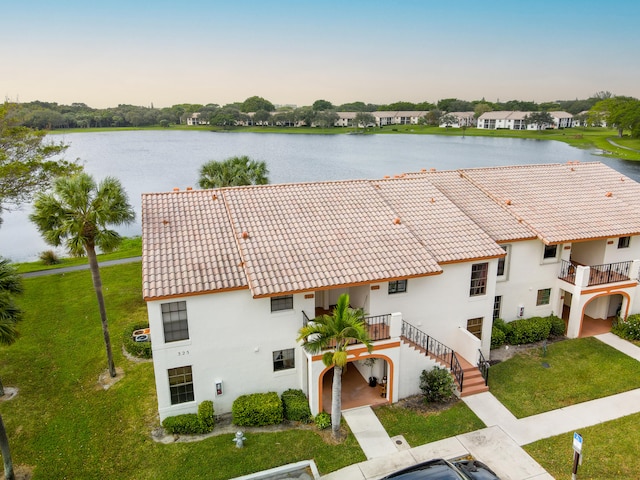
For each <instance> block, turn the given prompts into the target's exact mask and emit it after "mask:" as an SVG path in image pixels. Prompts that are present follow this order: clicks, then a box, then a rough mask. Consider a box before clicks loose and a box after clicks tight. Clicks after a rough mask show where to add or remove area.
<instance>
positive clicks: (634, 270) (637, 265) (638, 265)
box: [629, 260, 640, 280]
mask: <svg viewBox="0 0 640 480" xmlns="http://www.w3.org/2000/svg"><path fill="white" fill-rule="evenodd" d="M638 274H640V260H634V261H633V262H632V263H631V271H629V278H630V279H631V280H637V279H638Z"/></svg>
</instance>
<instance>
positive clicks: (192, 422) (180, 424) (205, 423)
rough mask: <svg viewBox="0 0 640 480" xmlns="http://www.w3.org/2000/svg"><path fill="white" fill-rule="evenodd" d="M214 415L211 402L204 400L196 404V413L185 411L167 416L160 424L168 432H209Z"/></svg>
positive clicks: (189, 433) (213, 422) (194, 433)
mask: <svg viewBox="0 0 640 480" xmlns="http://www.w3.org/2000/svg"><path fill="white" fill-rule="evenodd" d="M214 424H215V417H214V415H213V402H212V401H211V400H205V401H203V402H202V403H200V405H198V413H197V414H195V413H185V414H183V415H176V416H174V417H167V418H165V419H164V420H163V421H162V426H163V427H164V429H165V430H166V431H167V432H169V433H175V434H185V435H196V434H202V433H209V432H211V431H212V430H213V426H214Z"/></svg>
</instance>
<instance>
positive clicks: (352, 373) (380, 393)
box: [322, 364, 389, 413]
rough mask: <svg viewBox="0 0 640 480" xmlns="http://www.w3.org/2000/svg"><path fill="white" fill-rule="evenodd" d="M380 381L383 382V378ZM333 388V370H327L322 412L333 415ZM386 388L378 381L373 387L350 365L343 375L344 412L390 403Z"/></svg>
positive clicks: (323, 389) (323, 386)
mask: <svg viewBox="0 0 640 480" xmlns="http://www.w3.org/2000/svg"><path fill="white" fill-rule="evenodd" d="M378 380H380V381H382V379H381V378H380V379H378ZM332 387H333V368H331V369H329V370H327V371H326V372H325V374H324V377H323V379H322V410H323V411H325V412H327V413H331V394H332ZM386 388H387V386H386V384H383V383H378V382H377V381H376V384H375V386H372V385H371V384H370V383H369V381H368V379H366V378H364V377H363V376H362V374H361V373H360V372H359V371H358V370H357V369H356V368H355V367H354V366H353V365H352V364H349V365H348V366H347V369H346V372H344V373H343V375H342V410H348V409H350V408H356V407H364V406H367V405H368V406H375V405H382V404H385V403H389V401H388V400H387V395H386V393H387V392H386Z"/></svg>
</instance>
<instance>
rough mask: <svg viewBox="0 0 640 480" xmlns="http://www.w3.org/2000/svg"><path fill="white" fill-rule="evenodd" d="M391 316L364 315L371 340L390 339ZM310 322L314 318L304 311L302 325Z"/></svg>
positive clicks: (350, 343) (352, 343)
mask: <svg viewBox="0 0 640 480" xmlns="http://www.w3.org/2000/svg"><path fill="white" fill-rule="evenodd" d="M391 317H392V315H391V314H390V313H387V314H385V315H371V316H368V317H364V323H365V327H366V329H367V333H368V334H369V338H370V339H371V341H373V342H375V341H378V340H388V339H390V338H391ZM309 322H313V319H311V318H309V317H308V316H307V314H306V313H305V312H304V311H303V312H302V325H303V326H306V325H307V324H308V323H309ZM356 343H358V342H355V341H354V342H349V345H354V344H356Z"/></svg>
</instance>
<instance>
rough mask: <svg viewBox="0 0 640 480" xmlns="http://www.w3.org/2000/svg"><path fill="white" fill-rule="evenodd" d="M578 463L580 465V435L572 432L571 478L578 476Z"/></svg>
mask: <svg viewBox="0 0 640 480" xmlns="http://www.w3.org/2000/svg"><path fill="white" fill-rule="evenodd" d="M578 465H582V435H580V434H579V433H578V432H573V470H572V471H571V480H577V478H578Z"/></svg>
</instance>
